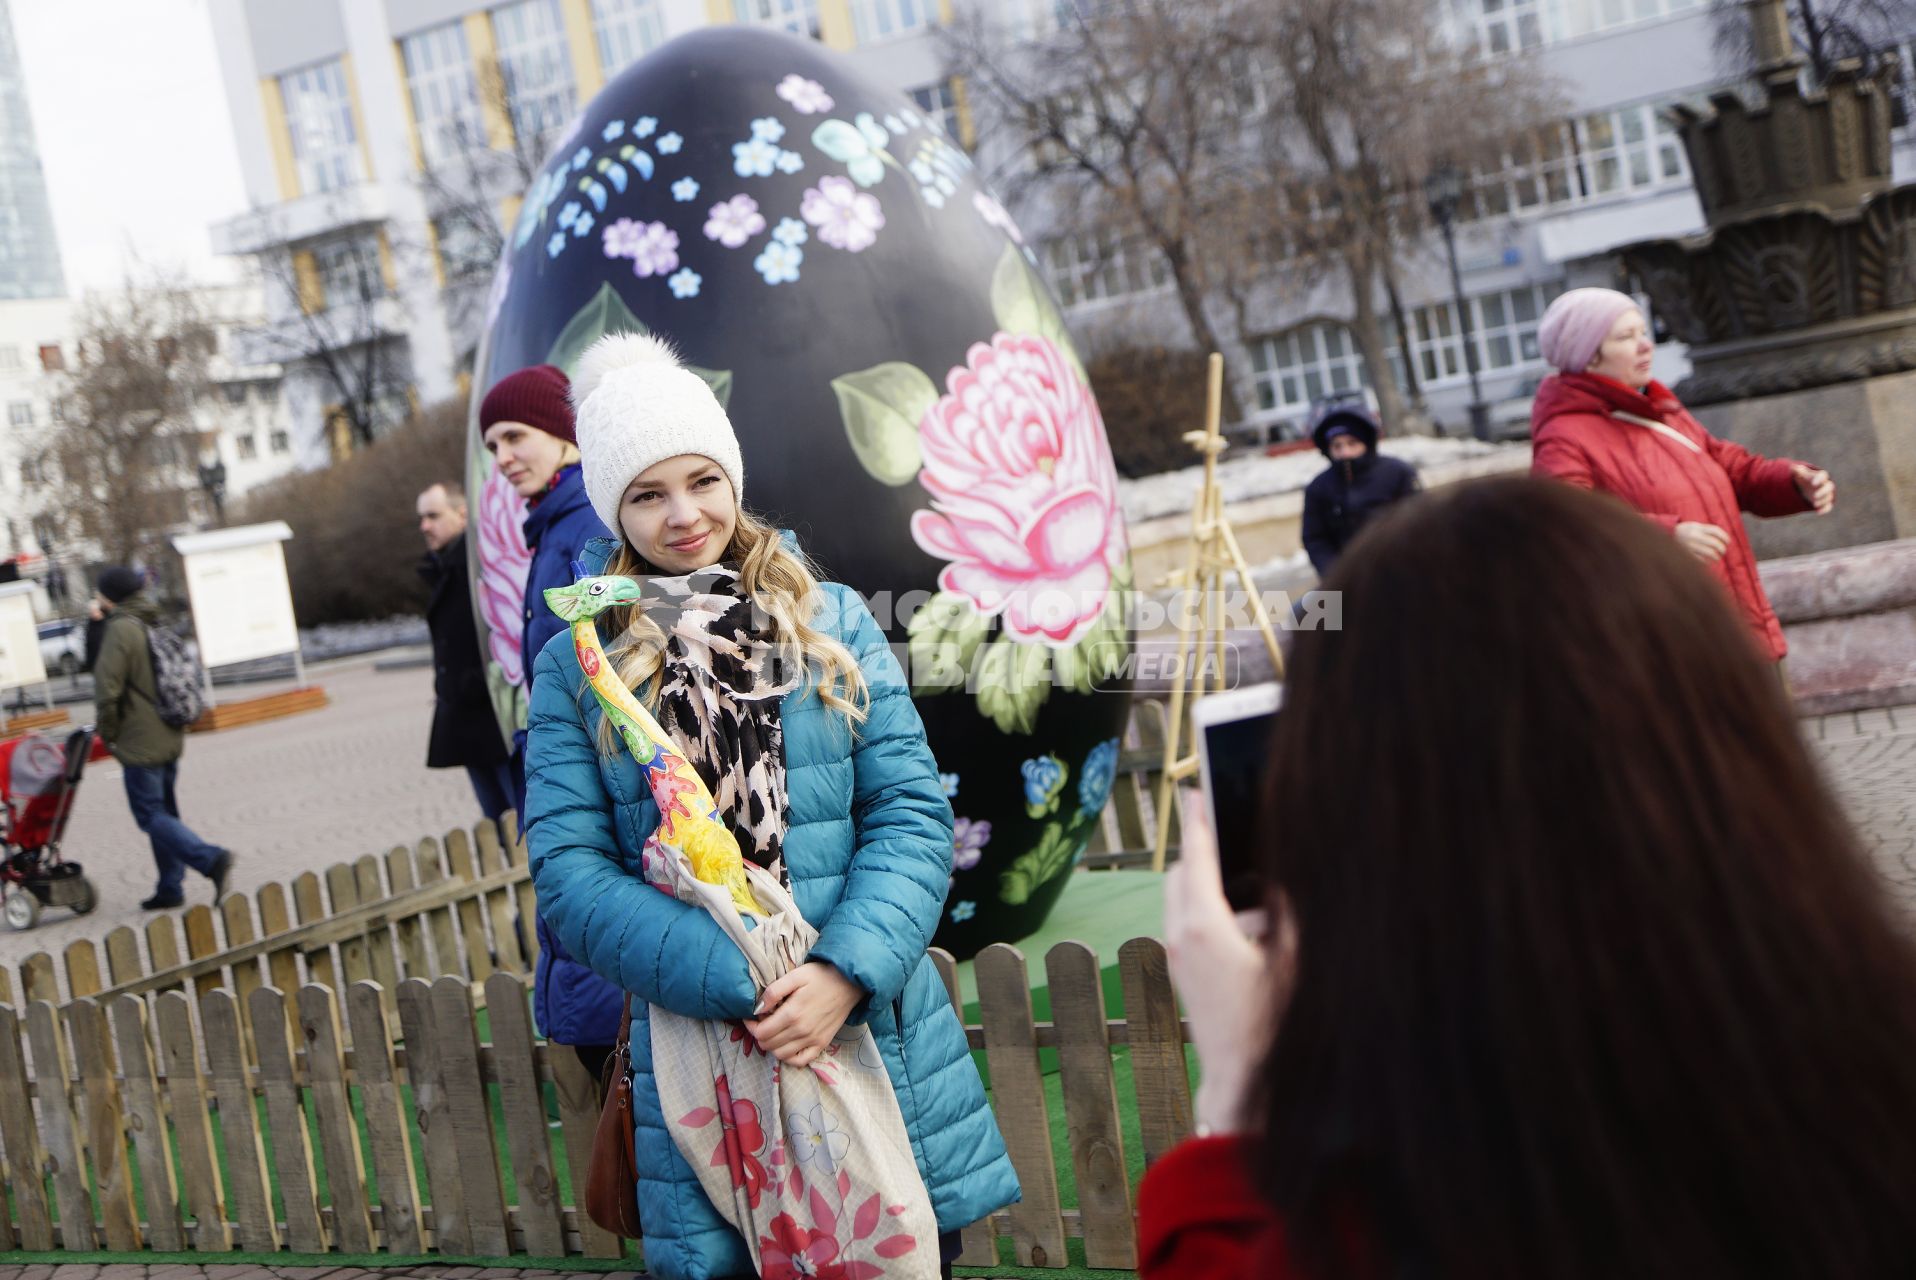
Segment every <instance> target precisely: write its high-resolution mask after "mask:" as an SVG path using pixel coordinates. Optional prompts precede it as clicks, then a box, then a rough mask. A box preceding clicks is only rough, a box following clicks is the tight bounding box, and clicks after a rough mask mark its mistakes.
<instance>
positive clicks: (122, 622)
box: [93, 565, 233, 911]
mask: <svg viewBox="0 0 1916 1280" xmlns="http://www.w3.org/2000/svg"><path fill="white" fill-rule="evenodd" d="M98 589H99V596H98V601H97V603H98V604H99V607H100V611H101V613H102V614H104V615H105V619H106V623H105V627H104V628H103V630H102V633H101V637H100V655H99V658H98V659H97V660H96V661H95V662H94V665H93V704H94V724H95V726H96V727H97V728H98V730H99V734H100V741H102V742H104V743H105V744H106V747H107V750H109V751H111V752H112V753H113V758H114V759H116V760H118V761H119V762H120V767H121V769H122V771H123V772H124V774H125V777H126V799H127V804H128V806H129V807H130V808H131V809H132V810H133V821H134V822H135V823H137V824H138V825H139V828H140V830H141V831H144V832H145V833H146V835H147V838H148V839H149V840H151V841H152V842H153V861H154V863H155V864H156V865H157V866H158V868H159V873H160V879H159V884H158V887H156V888H155V889H154V891H153V896H152V897H150V898H148V899H146V901H144V902H142V903H141V904H140V906H141V907H142V908H143V909H145V910H147V911H164V910H166V909H168V908H170V907H177V906H180V905H182V904H184V903H185V901H186V894H185V892H184V889H183V885H184V882H185V879H186V871H187V868H189V867H190V868H192V869H193V870H194V871H197V872H199V873H200V874H201V875H203V876H205V877H206V878H207V879H209V880H211V881H212V882H213V901H214V902H215V903H217V902H218V901H219V900H220V899H221V898H222V897H224V896H225V895H226V885H227V881H228V879H229V878H230V877H231V875H232V873H233V854H232V852H231V851H230V850H226V849H222V848H220V847H219V846H218V845H213V844H208V843H207V842H206V841H205V840H202V839H201V838H200V837H199V836H198V835H196V834H194V832H193V830H192V828H190V827H188V826H187V825H186V824H185V823H184V822H182V821H180V806H179V801H178V799H177V798H176V796H175V794H174V786H175V783H176V782H177V781H178V778H179V772H180V755H181V753H182V752H183V751H184V750H185V745H186V726H187V725H188V724H190V723H191V722H192V721H193V720H194V719H196V718H198V714H199V711H200V709H201V707H200V698H199V686H198V678H197V677H198V672H197V670H196V668H195V664H194V663H193V660H192V659H191V658H190V657H188V656H187V655H186V652H185V648H184V646H183V645H182V644H181V643H180V641H179V639H178V637H176V636H174V635H173V634H172V633H171V632H168V631H163V630H160V629H159V620H160V610H159V606H158V605H157V604H155V603H154V600H153V597H152V595H151V594H150V593H149V592H148V591H147V590H146V583H145V580H144V579H143V578H142V577H141V576H140V574H139V573H138V572H137V571H136V570H133V569H129V568H127V567H126V566H124V565H114V566H113V567H111V568H109V569H107V570H105V571H104V572H102V573H101V574H100V579H99V584H98Z"/></svg>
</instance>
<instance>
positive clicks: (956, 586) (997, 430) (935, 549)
mask: <svg viewBox="0 0 1916 1280" xmlns="http://www.w3.org/2000/svg"><path fill="white" fill-rule="evenodd" d="M945 381H946V385H947V387H948V388H949V390H948V392H947V394H946V395H945V396H943V397H942V398H940V399H939V401H938V403H937V404H935V405H933V406H932V408H931V409H930V410H929V411H928V412H927V413H926V414H925V419H924V421H923V423H921V424H920V426H919V431H918V439H919V445H920V447H921V448H922V449H923V451H924V459H925V465H924V470H923V471H921V472H920V473H919V477H918V478H919V481H920V482H921V483H922V484H923V485H924V486H925V488H926V489H927V490H929V491H930V493H931V496H932V503H931V510H929V511H920V512H917V513H916V514H915V515H913V516H912V520H911V533H912V538H913V539H914V540H915V541H916V542H917V543H918V545H919V547H921V548H922V549H923V550H924V551H925V552H927V553H928V554H930V555H934V556H937V557H939V558H940V559H943V560H948V561H950V563H949V564H947V565H946V566H945V568H944V571H943V572H942V573H940V574H939V575H938V585H939V586H940V587H942V588H943V589H944V590H946V591H950V592H954V593H956V594H958V595H961V596H963V597H965V598H966V599H967V600H969V601H971V603H972V604H973V605H975V606H976V607H977V609H978V611H979V612H981V613H983V614H985V615H987V616H996V615H999V614H1002V615H1003V616H1004V622H1005V630H1006V631H1007V632H1009V633H1010V634H1011V635H1012V636H1013V637H1015V638H1017V639H1020V640H1044V641H1047V642H1049V643H1051V644H1053V645H1057V646H1059V647H1063V646H1067V645H1072V644H1075V643H1077V641H1078V640H1079V639H1081V638H1082V637H1083V636H1084V634H1085V632H1087V631H1089V630H1090V629H1091V625H1092V623H1094V622H1095V621H1096V620H1097V618H1098V615H1099V614H1101V613H1102V612H1103V611H1104V607H1105V601H1106V599H1107V598H1108V597H1109V595H1110V593H1111V579H1112V575H1113V574H1114V573H1115V572H1116V571H1117V569H1118V567H1119V566H1120V565H1121V564H1123V563H1124V557H1125V550H1126V543H1125V536H1124V518H1123V516H1122V515H1121V514H1120V512H1119V510H1118V475H1117V468H1116V467H1115V466H1114V465H1113V463H1112V461H1111V448H1110V446H1109V445H1108V444H1107V443H1106V442H1105V438H1104V419H1103V418H1102V417H1101V416H1100V415H1099V413H1098V404H1097V401H1095V400H1094V399H1092V397H1091V388H1090V387H1088V386H1086V385H1085V383H1084V379H1083V378H1081V377H1080V376H1079V375H1078V372H1077V370H1076V369H1075V368H1073V367H1072V365H1071V364H1070V362H1068V361H1067V360H1066V359H1065V358H1064V355H1063V354H1062V353H1061V352H1060V351H1059V350H1058V348H1057V347H1056V346H1055V345H1053V343H1052V342H1051V341H1050V340H1049V339H1048V338H1042V337H1039V336H1037V335H1035V334H1016V335H1014V334H1009V333H1000V334H997V335H996V336H995V337H993V338H992V340H991V343H990V345H986V344H985V343H982V342H979V343H973V344H972V347H971V350H970V351H968V352H966V353H965V367H964V368H962V369H953V370H952V371H951V373H950V374H949V375H948V376H947V378H946V380H945Z"/></svg>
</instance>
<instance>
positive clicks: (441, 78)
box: [208, 0, 961, 465]
mask: <svg viewBox="0 0 1916 1280" xmlns="http://www.w3.org/2000/svg"><path fill="white" fill-rule="evenodd" d="M208 8H209V11H210V16H211V19H212V24H213V34H214V39H215V45H216V48H217V50H218V54H219V59H220V65H221V69H222V75H223V78H224V81H225V90H226V95H227V99H228V105H229V109H230V114H231V118H232V124H233V129H234V135H235V139H236V141H237V143H238V151H239V156H240V164H241V169H242V174H243V177H244V180H245V187H246V191H247V195H248V198H249V203H250V204H251V206H252V208H251V210H250V211H249V212H247V213H245V214H242V215H240V216H238V217H235V218H232V219H228V220H227V221H225V222H222V223H220V224H218V225H216V226H215V227H214V228H213V240H214V247H215V248H216V250H218V251H220V252H222V253H228V254H235V255H243V256H246V257H248V258H250V259H252V260H253V261H255V262H257V263H259V264H260V268H261V270H260V275H261V285H262V288H263V290H264V303H265V310H266V319H265V322H264V323H263V324H261V325H259V326H257V327H255V328H254V329H252V330H250V331H249V332H247V333H245V334H242V335H241V337H240V342H239V345H238V347H237V348H236V351H237V354H238V355H239V356H240V357H241V358H242V362H247V363H262V364H263V363H273V364H279V365H283V366H284V368H285V381H284V389H285V397H286V402H287V411H288V413H289V415H290V417H291V420H292V422H293V423H294V424H295V428H294V436H295V439H294V453H295V456H296V458H297V460H298V462H299V463H300V464H301V465H320V464H323V463H324V462H326V461H327V460H329V459H330V458H332V457H334V456H337V454H338V453H339V452H341V451H342V450H343V449H345V448H349V447H350V445H351V430H350V428H351V424H349V423H347V422H345V421H343V420H342V419H343V417H344V414H343V413H342V401H343V400H346V399H347V398H349V397H350V396H353V395H355V394H357V395H358V396H359V397H360V398H361V399H362V400H365V401H367V402H370V403H371V405H372V406H373V416H374V417H375V418H376V419H377V420H376V422H374V423H373V426H374V429H375V430H379V429H384V428H385V427H388V426H390V425H392V424H393V423H395V422H397V421H398V420H399V419H401V418H403V416H404V415H405V413H406V412H407V411H408V410H409V409H410V408H412V407H415V406H417V405H420V404H427V403H432V402H434V401H437V400H441V399H444V398H445V397H447V396H451V395H454V394H456V393H458V392H460V391H462V390H463V389H464V388H465V386H466V379H467V377H468V376H469V372H470V369H471V366H472V361H473V357H474V352H475V348H476V345H477V339H478V334H479V329H480V326H481V324H482V321H483V300H484V293H485V286H486V281H487V279H488V277H489V276H490V273H491V268H492V264H493V260H494V258H495V257H496V246H497V244H498V243H499V239H498V237H499V236H500V234H501V233H500V230H499V229H500V228H503V227H506V226H510V225H511V221H512V218H513V216H514V214H515V212H516V208H517V198H518V194H519V192H520V191H522V190H523V189H524V186H525V183H526V179H527V178H528V177H529V176H530V175H531V174H532V173H533V172H536V168H537V164H538V161H539V159H540V158H541V157H542V156H543V152H544V144H545V142H546V141H547V140H548V139H550V138H551V137H553V136H554V135H556V134H557V133H558V132H559V131H560V130H561V129H562V128H563V127H564V126H565V124H566V123H567V122H568V121H569V120H570V119H571V118H572V116H573V115H574V114H575V113H576V112H577V111H578V110H579V108H581V107H582V106H584V104H585V103H586V102H588V101H589V100H590V99H591V98H592V96H593V95H594V94H595V93H597V92H598V90H599V89H600V88H601V87H602V86H603V85H604V84H605V83H606V81H607V80H608V79H610V78H611V77H613V76H616V75H617V74H618V73H619V72H620V71H622V70H624V69H625V67H626V66H628V65H629V64H630V63H632V62H633V61H635V60H637V59H638V58H639V57H641V56H643V55H644V54H645V53H646V52H648V51H650V50H651V49H653V48H654V47H656V46H658V45H659V44H661V43H663V42H664V41H666V40H668V39H670V38H671V37H672V36H674V35H678V34H680V33H682V32H685V31H689V30H693V29H696V28H699V27H704V26H708V25H712V24H715V23H732V22H738V23H755V24H761V25H767V26H775V27H780V28H784V29H786V30H790V31H794V32H796V33H798V34H801V35H806V36H810V37H813V38H816V39H819V40H821V41H823V42H825V43H826V44H828V45H831V46H833V47H835V48H839V49H843V50H846V51H848V52H849V53H850V55H851V56H852V57H854V58H856V59H858V60H859V61H860V62H862V63H864V65H865V67H866V69H867V70H868V71H870V72H871V73H872V74H874V75H877V76H879V77H880V78H882V79H883V80H884V81H885V82H886V83H889V84H892V85H895V86H896V87H897V88H898V89H899V90H900V91H901V92H905V93H909V94H911V95H912V96H913V97H915V98H916V99H917V100H918V102H919V103H920V105H921V106H922V107H923V108H924V109H926V110H927V111H928V112H930V113H933V114H936V115H938V116H940V117H941V118H943V119H944V120H945V121H946V123H947V127H948V128H949V129H950V130H951V131H952V132H953V133H954V134H956V133H958V132H960V130H961V123H960V119H959V117H960V99H959V97H958V96H957V94H956V93H955V92H954V89H953V86H952V85H951V84H950V83H949V82H948V81H947V80H946V79H945V77H944V76H943V75H942V72H941V70H940V59H939V55H938V50H937V45H936V42H935V40H934V38H933V36H932V29H933V27H934V24H935V23H936V22H937V21H939V20H940V18H941V16H948V14H949V9H948V7H946V3H945V0H506V2H504V3H500V2H499V0H491V2H488V0H306V2H302V3H301V4H298V5H288V4H284V3H281V2H280V0H209V5H208ZM342 369H343V370H345V371H347V373H349V374H350V375H351V376H352V377H354V378H358V379H360V381H359V382H358V383H357V384H356V385H352V384H348V383H347V381H346V379H345V378H344V377H342V372H341V371H342ZM368 369H375V370H377V373H378V386H377V387H373V388H370V389H369V388H368V386H367V382H366V371H367V370H368Z"/></svg>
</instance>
